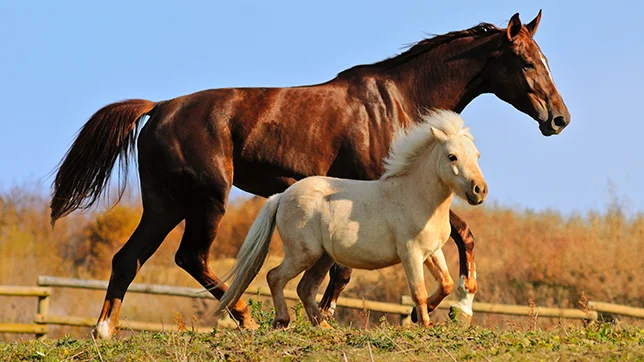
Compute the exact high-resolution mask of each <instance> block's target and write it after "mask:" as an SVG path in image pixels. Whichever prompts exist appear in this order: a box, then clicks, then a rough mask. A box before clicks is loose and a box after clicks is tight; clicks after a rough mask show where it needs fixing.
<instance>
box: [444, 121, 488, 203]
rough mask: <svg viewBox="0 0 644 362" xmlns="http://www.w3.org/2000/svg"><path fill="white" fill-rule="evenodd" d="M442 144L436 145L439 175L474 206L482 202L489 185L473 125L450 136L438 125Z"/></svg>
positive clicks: (457, 193) (456, 192)
mask: <svg viewBox="0 0 644 362" xmlns="http://www.w3.org/2000/svg"><path fill="white" fill-rule="evenodd" d="M431 131H432V133H433V134H434V137H436V138H437V139H438V141H439V144H440V145H441V146H442V147H436V151H437V152H439V154H438V155H437V157H438V160H437V162H436V167H437V172H438V176H439V178H440V179H441V180H442V181H443V182H444V183H445V184H447V185H448V186H449V187H450V188H451V189H452V190H453V191H454V193H455V194H456V195H457V196H459V197H460V198H462V199H464V200H467V202H468V203H469V204H470V205H479V204H481V203H483V201H485V197H486V196H487V184H486V183H485V179H484V178H483V173H482V172H481V169H480V168H479V156H480V153H479V150H478V149H477V148H476V146H475V145H474V138H473V137H472V135H471V134H470V132H469V128H464V129H462V130H461V131H460V132H459V133H458V134H456V135H448V134H446V133H445V132H444V131H442V130H440V129H438V128H434V127H432V128H431Z"/></svg>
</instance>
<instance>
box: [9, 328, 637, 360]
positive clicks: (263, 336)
mask: <svg viewBox="0 0 644 362" xmlns="http://www.w3.org/2000/svg"><path fill="white" fill-rule="evenodd" d="M345 358H346V360H348V361H369V360H371V359H372V358H373V360H375V361H428V360H435V361H450V360H457V361H461V360H475V361H478V360H481V361H487V360H495V361H517V360H521V361H554V360H563V361H565V360H584V361H587V360H590V361H593V360H596V361H628V360H642V359H644V329H642V328H637V327H617V326H613V325H592V326H588V327H585V328H577V327H569V328H555V329H552V330H549V331H542V330H534V331H502V330H494V329H484V328H479V327H470V328H460V327H458V326H456V325H450V324H446V325H439V326H435V327H433V328H430V329H424V328H420V327H410V328H400V327H392V326H387V325H384V324H383V325H381V326H379V327H375V328H370V329H367V330H365V329H350V328H338V329H336V330H333V331H328V330H323V329H320V328H314V327H311V326H310V325H307V324H306V322H305V320H304V319H303V318H302V319H301V320H295V321H294V323H293V325H292V327H291V328H289V329H287V330H274V329H271V328H261V329H260V330H258V331H243V330H228V329H226V330H214V331H213V332H212V333H205V334H198V333H193V332H190V331H183V332H161V333H149V332H146V333H138V334H134V335H133V336H131V337H127V338H116V339H114V340H110V341H96V342H94V341H93V340H92V339H74V338H71V337H64V338H61V339H59V340H47V341H36V340H29V341H24V342H16V343H3V344H0V360H2V361H101V360H103V361H262V360H283V361H338V360H340V361H342V360H345Z"/></svg>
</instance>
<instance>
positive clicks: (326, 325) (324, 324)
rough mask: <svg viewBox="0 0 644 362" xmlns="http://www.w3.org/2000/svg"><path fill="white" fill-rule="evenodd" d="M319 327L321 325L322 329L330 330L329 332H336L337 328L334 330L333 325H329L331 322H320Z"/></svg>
mask: <svg viewBox="0 0 644 362" xmlns="http://www.w3.org/2000/svg"><path fill="white" fill-rule="evenodd" d="M319 325H320V327H322V328H324V329H329V330H334V329H335V328H333V326H332V325H330V324H329V322H327V321H322V322H320V324H319Z"/></svg>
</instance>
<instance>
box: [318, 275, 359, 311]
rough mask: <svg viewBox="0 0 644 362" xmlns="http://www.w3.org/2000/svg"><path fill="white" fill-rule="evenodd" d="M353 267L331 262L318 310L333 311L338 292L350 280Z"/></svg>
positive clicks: (340, 291) (338, 295)
mask: <svg viewBox="0 0 644 362" xmlns="http://www.w3.org/2000/svg"><path fill="white" fill-rule="evenodd" d="M352 271H353V269H351V268H349V267H348V266H344V265H341V264H338V263H335V264H333V266H332V267H331V270H330V271H329V284H328V285H327V287H326V290H325V291H324V296H323V297H322V300H321V301H320V310H321V311H322V312H326V311H328V312H329V313H330V314H331V315H333V312H335V303H336V302H337V301H338V297H340V293H342V291H343V290H344V288H346V287H347V284H349V280H351V272H352Z"/></svg>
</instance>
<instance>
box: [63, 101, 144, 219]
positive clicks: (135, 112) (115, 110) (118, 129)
mask: <svg viewBox="0 0 644 362" xmlns="http://www.w3.org/2000/svg"><path fill="white" fill-rule="evenodd" d="M155 106H156V103H154V102H150V101H147V100H143V99H130V100H126V101H122V102H117V103H112V104H110V105H107V106H105V107H103V108H101V109H100V110H98V111H97V112H96V113H95V114H94V115H93V116H92V117H91V118H90V119H89V121H87V123H85V125H84V126H83V128H81V130H80V132H79V133H78V137H76V140H75V141H74V144H73V145H72V147H71V148H70V149H69V151H67V154H65V157H64V158H63V161H62V162H61V164H60V167H59V168H58V173H57V174H56V179H55V180H54V185H53V189H54V192H53V197H52V200H51V224H52V226H53V225H54V223H55V222H56V220H58V219H59V218H61V217H63V216H65V215H67V214H69V213H71V212H72V211H74V210H76V209H79V208H81V209H86V208H88V207H90V206H92V205H93V204H94V203H95V202H96V201H98V199H99V198H100V197H101V195H102V194H103V190H104V189H105V187H106V186H107V184H108V181H109V179H110V175H111V174H112V169H113V168H114V163H115V162H116V159H117V158H118V157H119V156H121V157H120V172H121V173H120V187H119V194H118V196H119V197H118V199H119V200H120V198H121V196H123V191H125V184H126V181H127V171H128V165H129V161H130V158H129V155H130V154H131V153H132V152H134V146H135V143H136V136H137V129H138V124H139V122H140V121H141V117H143V116H144V115H146V114H147V113H149V112H150V111H152V109H154V107H155ZM117 202H118V201H117Z"/></svg>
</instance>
